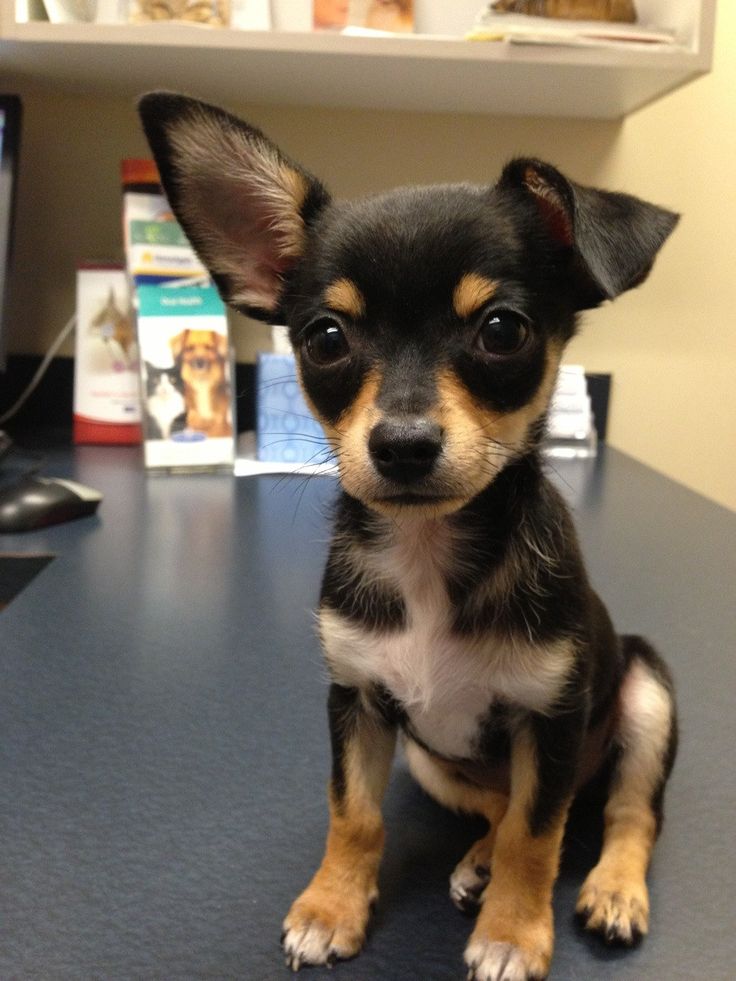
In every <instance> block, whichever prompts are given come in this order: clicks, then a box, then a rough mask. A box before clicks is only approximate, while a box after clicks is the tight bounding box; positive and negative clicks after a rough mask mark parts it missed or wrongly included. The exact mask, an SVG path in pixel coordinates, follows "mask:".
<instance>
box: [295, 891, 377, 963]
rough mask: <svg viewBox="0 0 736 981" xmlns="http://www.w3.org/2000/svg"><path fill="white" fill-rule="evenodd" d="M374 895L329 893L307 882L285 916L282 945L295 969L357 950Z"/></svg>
mask: <svg viewBox="0 0 736 981" xmlns="http://www.w3.org/2000/svg"><path fill="white" fill-rule="evenodd" d="M375 898H376V897H375V896H367V897H365V896H359V895H352V896H350V895H346V894H345V893H339V894H337V895H335V894H330V893H329V892H328V891H326V890H325V889H322V888H319V887H316V888H315V887H313V886H310V887H309V888H308V889H306V890H305V892H303V893H302V895H301V896H300V897H299V898H298V899H297V900H296V902H295V903H294V905H293V906H292V907H291V909H290V910H289V913H288V915H287V917H286V919H285V920H284V932H283V935H282V941H281V942H282V945H283V948H284V953H285V954H286V963H287V966H288V967H290V968H291V969H292V970H294V971H298V970H299V968H300V967H302V965H305V964H328V965H331V964H334V963H335V962H336V961H338V960H346V959H347V958H350V957H355V955H356V954H357V953H358V952H359V951H360V948H361V947H362V946H363V943H364V941H365V930H366V925H367V923H368V917H369V915H370V908H371V903H372V901H374V900H375Z"/></svg>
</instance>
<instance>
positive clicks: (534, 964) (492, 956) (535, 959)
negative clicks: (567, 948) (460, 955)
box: [465, 940, 548, 981]
mask: <svg viewBox="0 0 736 981" xmlns="http://www.w3.org/2000/svg"><path fill="white" fill-rule="evenodd" d="M465 963H466V964H467V965H468V967H469V971H468V981H544V978H546V977H547V970H548V964H547V959H546V958H545V957H544V956H542V955H537V954H535V953H533V952H531V951H527V950H522V949H521V948H520V947H516V946H514V944H510V943H502V942H501V941H495V940H471V942H470V943H469V944H468V947H467V949H466V951H465Z"/></svg>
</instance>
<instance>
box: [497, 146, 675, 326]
mask: <svg viewBox="0 0 736 981" xmlns="http://www.w3.org/2000/svg"><path fill="white" fill-rule="evenodd" d="M498 187H499V189H502V190H510V191H512V192H515V193H522V194H524V195H526V196H530V197H531V198H532V200H533V201H534V203H535V204H536V208H537V212H538V216H539V219H540V220H541V222H542V223H543V225H544V227H545V230H546V233H547V234H548V235H549V236H550V237H551V238H552V239H553V240H554V241H555V242H556V243H557V244H558V245H560V246H563V247H567V248H569V249H570V250H571V259H572V269H571V273H572V277H573V289H574V291H575V293H576V305H577V308H578V309H580V310H583V309H586V308H588V307H595V306H597V305H598V304H599V303H602V302H603V300H610V299H613V298H614V297H615V296H618V295H619V294H620V293H623V292H625V291H626V290H629V289H632V288H633V287H634V286H638V285H639V284H640V283H642V282H643V281H644V280H645V279H646V277H647V276H648V274H649V271H650V270H651V268H652V264H653V262H654V258H655V256H656V254H657V252H658V251H659V250H660V248H661V247H662V245H663V244H664V242H665V240H666V239H667V237H668V236H669V234H670V232H672V230H673V229H674V227H675V225H676V224H677V222H678V221H679V215H677V214H675V213H674V212H672V211H667V210H666V209H664V208H659V207H657V206H656V205H654V204H649V203H647V202H646V201H641V200H640V199H639V198H635V197H632V196H631V195H629V194H617V193H612V192H610V191H598V190H596V189H594V188H591V187H583V186H581V185H579V184H574V183H573V182H572V181H569V180H568V179H567V178H566V177H564V176H563V175H562V174H561V173H560V172H559V171H558V170H556V169H555V168H554V167H552V166H550V165H549V164H546V163H543V162H542V161H540V160H530V159H523V158H522V159H518V160H514V161H512V162H511V163H510V164H508V165H507V167H506V168H505V169H504V171H503V173H502V175H501V180H500V181H499V184H498Z"/></svg>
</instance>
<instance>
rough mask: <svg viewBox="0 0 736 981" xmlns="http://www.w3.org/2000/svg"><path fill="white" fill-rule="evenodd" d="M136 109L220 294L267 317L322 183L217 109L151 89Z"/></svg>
mask: <svg viewBox="0 0 736 981" xmlns="http://www.w3.org/2000/svg"><path fill="white" fill-rule="evenodd" d="M139 111H140V115H141V119H142V121H143V128H144V129H145V132H146V136H147V137H148V142H149V143H150V145H151V150H152V151H153V155H154V157H155V158H156V163H157V165H158V168H159V172H160V174H161V180H162V182H163V185H164V190H165V191H166V195H167V197H168V199H169V203H170V204H171V207H172V208H173V210H174V214H175V215H176V217H177V219H178V220H179V222H180V223H181V225H182V227H183V228H184V231H185V232H186V235H187V237H188V238H189V240H190V241H191V243H192V245H193V246H194V248H195V249H196V251H197V253H198V254H199V256H200V258H201V259H202V261H203V262H204V264H205V265H206V266H207V268H208V269H209V270H210V272H211V273H212V278H213V279H214V281H215V283H216V284H217V286H218V288H219V290H220V293H221V295H222V297H223V299H224V300H225V301H226V302H227V303H230V304H231V305H232V306H234V307H236V308H237V309H240V310H242V311H243V312H245V313H248V314H250V315H251V316H254V317H257V318H259V319H261V320H273V319H274V317H275V316H276V315H277V313H278V310H279V303H280V298H281V293H282V289H283V283H284V278H285V276H287V275H288V273H289V271H290V270H291V269H292V268H293V266H294V265H295V264H296V262H297V261H298V260H299V258H300V257H301V255H302V253H303V250H304V247H305V241H306V232H307V226H308V224H309V222H310V221H311V220H313V219H314V217H315V216H316V214H317V213H318V212H319V211H320V210H321V209H322V208H323V207H324V206H325V205H326V204H327V203H328V201H329V197H328V194H327V192H326V191H325V189H324V188H323V187H322V185H321V184H320V183H319V181H317V180H316V179H315V178H313V177H311V176H310V175H309V174H308V173H307V172H306V171H304V170H302V169H301V168H300V167H298V166H297V165H296V164H294V163H292V162H291V161H290V160H288V159H287V158H286V157H285V156H284V155H283V154H282V153H281V152H280V151H279V150H278V148H277V147H276V146H275V145H274V144H273V143H271V141H270V140H268V139H267V137H265V136H264V135H263V133H261V132H260V131H259V130H257V129H255V128H254V127H252V126H248V125H247V124H246V123H244V122H242V121H241V120H239V119H237V118H236V117H235V116H231V115H230V114H229V113H226V112H224V111H223V110H222V109H218V108H216V107H214V106H209V105H207V104H205V103H203V102H199V101H197V100H195V99H189V98H187V97H185V96H181V95H175V94H173V93H169V92H153V93H151V94H149V95H146V96H144V97H143V98H142V99H141V101H140V103H139Z"/></svg>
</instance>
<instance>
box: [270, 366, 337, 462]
mask: <svg viewBox="0 0 736 981" xmlns="http://www.w3.org/2000/svg"><path fill="white" fill-rule="evenodd" d="M256 416H257V420H256V456H257V458H258V459H259V460H261V461H265V462H268V463H293V464H300V463H302V464H316V463H326V462H329V461H330V460H331V459H332V451H331V449H330V445H329V443H328V441H327V437H326V436H325V432H324V430H323V429H322V427H321V426H320V424H319V423H318V422H317V420H316V419H315V418H314V415H313V414H312V411H311V410H310V408H309V406H308V405H307V403H306V402H305V400H304V396H303V395H302V391H301V388H300V387H299V382H298V380H297V374H296V362H295V360H294V355H293V354H272V353H267V354H265V353H264V354H259V355H258V359H257V361H256Z"/></svg>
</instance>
